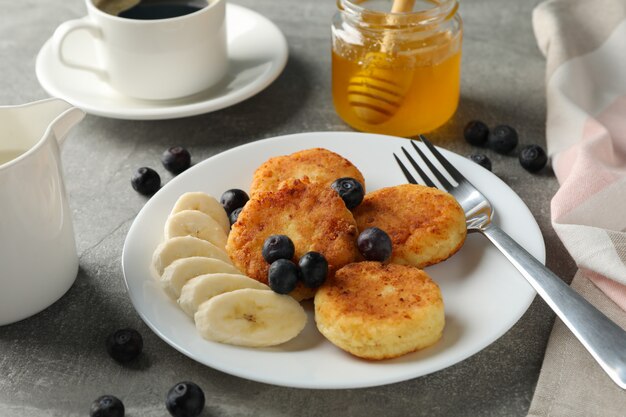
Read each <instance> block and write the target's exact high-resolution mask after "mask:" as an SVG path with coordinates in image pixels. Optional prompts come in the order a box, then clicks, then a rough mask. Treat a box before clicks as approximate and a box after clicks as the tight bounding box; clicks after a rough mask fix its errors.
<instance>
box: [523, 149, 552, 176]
mask: <svg viewBox="0 0 626 417" xmlns="http://www.w3.org/2000/svg"><path fill="white" fill-rule="evenodd" d="M519 163H520V164H522V166H523V167H524V169H526V170H527V171H530V172H537V171H539V170H540V169H541V168H543V167H545V166H546V164H547V163H548V155H546V151H544V150H543V148H542V147H541V146H539V145H528V146H524V147H523V148H522V150H521V151H520V153H519Z"/></svg>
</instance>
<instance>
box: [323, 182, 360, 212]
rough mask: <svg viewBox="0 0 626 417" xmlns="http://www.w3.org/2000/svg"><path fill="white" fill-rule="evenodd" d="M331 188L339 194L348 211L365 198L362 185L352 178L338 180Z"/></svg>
mask: <svg viewBox="0 0 626 417" xmlns="http://www.w3.org/2000/svg"><path fill="white" fill-rule="evenodd" d="M331 188H332V189H333V190H335V191H337V193H339V196H340V197H341V199H342V200H343V202H344V203H346V207H347V208H348V210H352V209H353V208H355V207H356V206H358V205H359V204H361V202H362V201H363V197H364V196H365V191H364V190H363V185H361V183H360V182H359V181H357V180H355V179H354V178H349V177H344V178H339V179H337V180H335V181H334V182H333V183H332V184H331Z"/></svg>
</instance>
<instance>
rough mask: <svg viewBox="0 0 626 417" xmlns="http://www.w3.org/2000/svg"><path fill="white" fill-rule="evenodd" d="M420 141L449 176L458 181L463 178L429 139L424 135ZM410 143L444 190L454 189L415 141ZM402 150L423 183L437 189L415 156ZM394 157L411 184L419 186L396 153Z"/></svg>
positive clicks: (420, 137) (420, 136)
mask: <svg viewBox="0 0 626 417" xmlns="http://www.w3.org/2000/svg"><path fill="white" fill-rule="evenodd" d="M419 139H420V140H421V141H422V142H423V143H424V145H426V147H427V148H428V150H429V151H430V153H431V154H432V155H433V156H434V157H435V158H436V159H437V160H438V161H439V163H440V164H441V165H442V166H443V167H444V168H445V169H446V170H447V171H448V174H450V176H451V177H452V178H453V179H455V180H456V181H458V180H459V179H460V178H462V177H461V174H460V173H459V172H458V171H457V170H456V168H454V166H452V164H450V162H448V160H447V159H445V157H444V156H443V155H441V153H440V152H439V151H438V150H437V148H435V146H434V145H433V144H432V143H430V141H429V140H428V139H426V138H425V137H424V136H423V135H419ZM410 143H411V146H413V149H414V150H415V151H416V152H417V154H418V156H419V159H421V160H422V162H423V163H424V164H426V166H427V167H428V170H429V171H430V172H431V173H432V175H434V177H435V178H436V179H437V181H439V183H440V184H441V185H442V187H443V188H444V189H451V188H453V187H454V186H453V185H452V184H451V183H450V181H448V179H447V178H446V177H445V176H444V175H443V174H442V173H441V171H440V170H439V169H438V168H437V167H435V165H434V164H433V163H432V162H431V160H430V158H428V157H427V156H426V155H425V154H424V152H423V151H422V150H421V149H420V147H419V146H417V145H416V144H415V142H414V141H410ZM401 149H402V152H403V153H404V156H405V157H406V158H407V160H408V161H409V163H410V164H411V166H412V167H413V168H414V169H415V171H417V175H418V176H419V178H420V179H421V180H422V182H423V183H424V184H425V185H427V186H429V187H435V188H437V185H436V184H435V182H434V181H433V180H432V179H431V178H430V176H429V175H428V174H426V172H425V171H424V170H423V169H422V168H421V167H420V165H419V164H418V163H417V162H416V161H415V158H413V156H411V154H410V153H409V152H408V151H407V150H406V149H405V148H404V147H401ZM393 156H394V158H395V159H396V162H397V163H398V165H399V166H400V169H401V170H402V173H403V174H404V176H405V177H406V179H407V181H408V182H409V183H411V184H418V181H417V180H416V179H415V178H414V177H413V175H411V173H410V172H409V170H408V169H407V168H406V166H405V165H404V164H403V163H402V161H401V160H400V158H398V156H397V155H396V154H395V153H394V154H393Z"/></svg>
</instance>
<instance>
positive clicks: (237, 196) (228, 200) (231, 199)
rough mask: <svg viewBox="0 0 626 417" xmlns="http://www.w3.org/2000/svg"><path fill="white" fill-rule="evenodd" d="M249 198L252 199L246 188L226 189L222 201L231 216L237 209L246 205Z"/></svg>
mask: <svg viewBox="0 0 626 417" xmlns="http://www.w3.org/2000/svg"><path fill="white" fill-rule="evenodd" d="M248 200H250V197H249V196H248V194H247V193H246V192H245V191H244V190H240V189H237V188H233V189H230V190H226V191H224V194H222V196H221V197H220V203H221V204H222V207H224V210H226V214H228V215H229V216H230V214H231V213H232V212H233V211H235V210H236V209H238V208H241V207H243V206H245V205H246V203H247V202H248Z"/></svg>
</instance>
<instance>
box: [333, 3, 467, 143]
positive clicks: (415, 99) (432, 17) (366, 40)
mask: <svg viewBox="0 0 626 417" xmlns="http://www.w3.org/2000/svg"><path fill="white" fill-rule="evenodd" d="M398 3H404V4H405V7H406V4H409V6H408V7H410V9H409V11H402V12H396V11H395V9H397V4H398ZM337 7H338V9H339V11H338V12H337V13H336V14H335V16H334V18H333V23H332V86H333V87H332V88H333V102H334V105H335V109H336V111H337V113H338V114H339V116H340V117H341V118H342V119H343V120H344V121H345V122H346V123H348V124H349V125H350V126H352V127H353V128H355V129H357V130H361V131H365V132H373V133H383V134H389V135H395V136H405V137H408V136H415V135H417V134H420V133H426V132H429V131H432V130H434V129H436V128H437V127H439V126H441V125H442V124H444V123H445V122H446V121H447V120H448V119H450V117H452V115H453V114H454V112H455V111H456V108H457V106H458V102H459V94H460V84H461V44H462V34H463V25H462V21H461V17H460V16H459V14H458V13H457V10H458V1H457V0H415V1H413V0H394V1H391V0H364V1H359V0H337ZM392 7H393V8H394V12H391V10H392Z"/></svg>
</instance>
